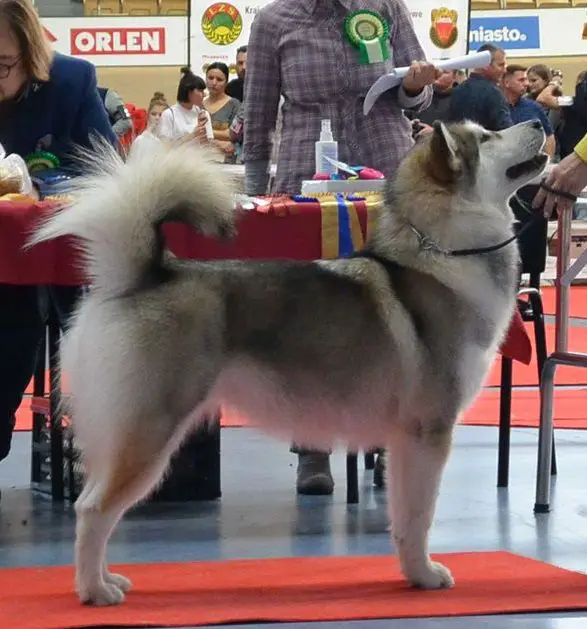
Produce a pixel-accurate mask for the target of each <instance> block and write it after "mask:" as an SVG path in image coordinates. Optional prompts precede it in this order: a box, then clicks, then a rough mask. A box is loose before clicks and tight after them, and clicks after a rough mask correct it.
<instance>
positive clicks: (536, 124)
mask: <svg viewBox="0 0 587 629" xmlns="http://www.w3.org/2000/svg"><path fill="white" fill-rule="evenodd" d="M532 128H533V129H542V123H541V122H540V120H537V119H536V118H534V119H533V120H532Z"/></svg>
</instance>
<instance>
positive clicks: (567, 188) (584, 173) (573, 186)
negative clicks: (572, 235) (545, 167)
mask: <svg viewBox="0 0 587 629" xmlns="http://www.w3.org/2000/svg"><path fill="white" fill-rule="evenodd" d="M544 184H545V186H546V187H547V188H548V189H549V190H550V191H549V190H546V189H544V188H540V190H539V191H538V194H537V195H536V196H535V197H534V201H533V203H532V205H533V207H534V208H535V209H537V208H540V206H542V204H544V208H543V211H544V216H545V218H550V215H551V214H552V212H553V210H554V209H555V207H556V210H557V212H559V213H560V212H566V211H569V210H572V209H573V206H574V204H575V202H574V201H573V200H572V199H569V198H566V197H564V196H560V194H557V191H560V192H563V193H567V194H569V195H571V196H575V197H577V196H579V195H580V194H581V192H582V190H583V188H585V187H586V186H587V164H586V163H585V162H584V161H583V160H582V159H581V158H580V157H579V156H578V155H577V154H576V153H574V152H573V153H571V154H570V155H567V156H566V157H565V158H564V159H563V160H562V161H561V162H560V164H557V165H556V166H555V167H554V168H553V169H552V170H551V171H550V173H549V174H548V176H547V177H546V179H545V180H544Z"/></svg>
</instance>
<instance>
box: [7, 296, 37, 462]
mask: <svg viewBox="0 0 587 629" xmlns="http://www.w3.org/2000/svg"><path fill="white" fill-rule="evenodd" d="M43 330H44V317H43V316H42V314H41V309H40V305H39V290H38V288H37V287H36V286H13V285H9V284H0V461H1V460H2V459H4V458H6V457H7V456H8V453H9V451H10V444H11V441H12V432H13V430H14V424H15V421H16V416H15V413H16V411H17V409H18V407H19V406H20V403H21V402H22V397H23V394H24V392H25V390H26V387H27V384H28V383H29V382H30V380H31V378H32V376H33V371H34V369H35V361H36V357H37V351H38V348H39V345H40V341H41V339H42V335H43Z"/></svg>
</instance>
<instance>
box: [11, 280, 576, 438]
mask: <svg viewBox="0 0 587 629" xmlns="http://www.w3.org/2000/svg"><path fill="white" fill-rule="evenodd" d="M578 288H583V287H573V291H575V292H577V289H578ZM585 288H587V287H585ZM571 292H572V291H571ZM578 294H584V295H585V297H586V298H587V292H585V293H581V291H578ZM585 307H586V309H587V302H586V304H585ZM586 312H587V310H586ZM526 326H527V327H528V333H529V334H530V338H532V339H533V332H532V328H531V324H526ZM546 334H547V348H548V351H549V352H551V351H553V349H554V326H553V325H548V326H546ZM569 349H571V350H572V351H577V352H585V353H587V327H585V328H579V327H573V328H571V335H570V341H569ZM500 369H501V359H500V358H499V357H498V358H497V360H496V361H495V364H494V367H493V369H492V370H491V373H490V374H489V376H488V379H487V381H486V386H488V387H490V386H491V387H497V386H499V382H500V376H501V374H500ZM513 382H514V387H515V386H537V384H538V370H537V367H536V356H535V352H533V356H532V362H531V363H530V365H523V364H521V363H518V362H515V363H514V366H513ZM555 384H557V385H585V386H587V370H586V369H577V368H573V367H559V368H558V369H557V372H556V378H555ZM47 387H48V383H47ZM514 391H515V390H514ZM27 393H28V394H29V395H30V394H31V393H32V383H31V384H30V385H29V387H28V388H27ZM557 400H559V401H560V403H559V404H558V405H557V406H556V408H555V417H556V421H555V425H556V426H557V427H558V428H581V429H585V428H587V410H586V411H585V412H582V411H581V409H587V390H585V391H567V392H565V391H561V390H560V389H559V390H558V391H557ZM498 408H499V407H498V401H497V396H496V395H495V394H492V393H491V392H489V393H486V394H484V395H483V396H482V397H481V399H480V400H479V401H478V403H477V404H476V406H475V409H474V412H470V413H469V414H468V415H467V417H466V419H465V422H464V423H466V424H471V425H482V426H494V425H497V423H498ZM538 408H539V404H538V394H537V393H533V392H529V393H528V392H522V391H515V394H514V405H513V414H512V417H513V421H512V424H513V425H516V426H537V425H538V414H539V413H538ZM29 409H30V399H29V398H25V400H24V401H23V403H22V405H21V407H20V409H19V410H18V413H17V421H16V430H17V431H23V430H31V426H32V416H31V412H30V410H29ZM245 424H246V422H245V421H243V419H242V418H240V417H236V416H234V415H230V416H228V415H227V416H225V417H224V418H223V421H222V425H223V426H232V427H234V426H243V425H245Z"/></svg>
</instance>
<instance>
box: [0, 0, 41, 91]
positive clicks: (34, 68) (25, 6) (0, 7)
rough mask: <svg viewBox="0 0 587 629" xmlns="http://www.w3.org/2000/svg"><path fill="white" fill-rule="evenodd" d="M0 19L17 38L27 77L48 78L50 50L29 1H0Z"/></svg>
mask: <svg viewBox="0 0 587 629" xmlns="http://www.w3.org/2000/svg"><path fill="white" fill-rule="evenodd" d="M0 19H2V20H5V21H6V23H7V24H8V27H9V29H10V31H11V32H12V33H13V35H14V36H15V37H16V41H17V42H18V45H19V48H20V54H21V59H22V65H23V67H24V70H25V73H26V75H27V77H28V78H29V79H33V80H35V81H48V80H49V71H50V69H51V61H52V59H53V51H52V50H51V47H50V46H49V42H48V41H47V38H46V37H45V32H44V31H43V27H42V26H41V20H40V19H39V16H38V14H37V11H36V10H35V8H34V6H33V4H32V2H31V0H0Z"/></svg>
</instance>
